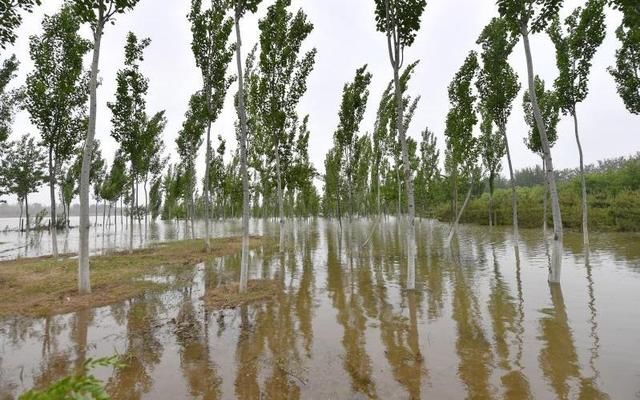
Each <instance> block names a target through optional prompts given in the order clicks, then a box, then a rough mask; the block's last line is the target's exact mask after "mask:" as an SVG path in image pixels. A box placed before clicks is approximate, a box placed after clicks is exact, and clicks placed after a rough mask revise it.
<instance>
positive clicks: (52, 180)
mask: <svg viewBox="0 0 640 400" xmlns="http://www.w3.org/2000/svg"><path fill="white" fill-rule="evenodd" d="M55 175H56V174H55V167H54V165H53V149H49V194H50V195H51V216H50V217H49V229H50V230H51V252H52V253H53V257H54V258H58V235H57V232H56V230H57V224H56V177H55Z"/></svg>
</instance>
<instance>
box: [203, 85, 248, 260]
mask: <svg viewBox="0 0 640 400" xmlns="http://www.w3.org/2000/svg"><path fill="white" fill-rule="evenodd" d="M206 90H207V109H208V110H209V114H210V113H211V93H210V92H211V89H210V88H208V89H206ZM240 91H241V92H242V91H244V88H241V90H240ZM206 146H207V152H206V155H205V167H204V188H203V189H202V197H203V198H204V242H205V244H206V247H207V253H208V252H210V251H211V242H210V240H209V163H210V162H211V119H210V115H209V118H207V143H206Z"/></svg>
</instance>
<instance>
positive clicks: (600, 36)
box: [547, 0, 606, 249]
mask: <svg viewBox="0 0 640 400" xmlns="http://www.w3.org/2000/svg"><path fill="white" fill-rule="evenodd" d="M604 5H605V4H604V0H589V1H588V2H587V5H586V7H585V8H584V9H583V8H581V7H578V8H576V9H575V10H574V11H573V12H572V13H571V15H569V17H567V18H566V19H565V20H564V29H563V27H562V26H561V23H560V18H559V17H558V16H556V17H555V18H554V20H553V22H552V23H551V26H550V27H549V28H548V30H547V32H548V34H549V37H550V38H551V41H552V42H553V44H554V46H555V48H556V64H557V66H558V72H559V76H558V78H556V80H555V81H554V87H555V92H556V98H557V100H558V106H559V107H560V109H561V110H562V113H563V114H564V115H567V114H568V115H571V117H572V118H573V127H574V133H575V137H576V144H577V146H578V154H579V156H580V180H581V186H582V234H583V242H584V247H585V249H588V248H589V229H588V222H589V216H588V205H587V180H586V178H585V174H584V156H583V153H582V144H581V143H580V135H579V133H578V112H577V105H578V103H581V102H583V101H584V99H585V98H586V97H587V94H588V93H589V87H588V84H589V72H590V71H591V60H593V56H594V55H595V54H596V51H597V49H598V47H599V46H600V45H601V44H602V41H603V40H604V37H605V34H606V31H605V30H606V26H605V21H604V18H605V16H604Z"/></svg>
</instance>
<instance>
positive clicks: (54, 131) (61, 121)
mask: <svg viewBox="0 0 640 400" xmlns="http://www.w3.org/2000/svg"><path fill="white" fill-rule="evenodd" d="M42 25H43V33H42V35H40V36H32V37H31V39H30V55H31V59H32V60H33V63H34V71H33V72H32V73H31V74H29V75H28V76H27V82H26V90H25V102H24V108H25V109H26V110H27V111H28V112H29V114H30V117H31V122H32V123H33V124H34V125H35V126H36V127H37V128H38V129H39V130H40V133H41V135H42V142H41V143H42V145H43V146H44V147H46V149H47V152H48V168H49V191H50V196H51V224H50V225H51V235H52V247H53V249H52V250H53V256H54V257H56V258H57V257H58V244H57V238H56V196H55V178H56V175H57V173H58V172H59V168H60V167H61V166H62V164H64V162H66V161H67V160H68V159H69V158H70V157H71V155H72V154H73V152H74V150H75V148H76V143H78V142H79V141H80V140H81V137H82V131H83V130H84V129H86V101H87V88H88V76H87V75H86V74H85V73H84V72H83V70H82V58H83V56H84V55H85V54H86V53H87V52H88V51H89V49H90V47H91V44H90V43H89V42H88V41H87V40H84V39H82V38H81V37H80V36H79V35H78V30H79V29H80V20H79V19H78V17H77V16H76V15H75V14H74V12H73V10H72V9H71V8H70V7H63V8H62V10H61V11H60V12H59V13H58V14H56V15H53V16H47V17H45V19H44V21H43V23H42Z"/></svg>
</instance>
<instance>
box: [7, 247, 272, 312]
mask: <svg viewBox="0 0 640 400" xmlns="http://www.w3.org/2000/svg"><path fill="white" fill-rule="evenodd" d="M257 240H261V239H260V238H257V237H252V238H251V245H254V244H255V243H256V241H257ZM241 245H242V238H241V237H229V238H220V239H211V251H210V252H209V253H207V251H206V249H205V245H204V241H203V240H184V241H173V242H165V243H159V244H156V245H153V246H151V247H148V248H145V249H140V250H134V251H133V253H131V254H130V253H129V252H115V253H112V254H108V255H103V256H95V257H92V258H91V284H92V288H91V289H92V293H91V294H87V295H80V294H79V292H78V290H77V269H78V260H77V259H75V258H63V259H59V260H55V259H53V258H52V257H39V258H24V259H18V260H11V261H2V262H0V315H26V316H46V315H53V314H61V313H67V312H72V311H76V310H79V309H82V308H85V307H97V306H103V305H108V304H112V303H116V302H118V301H122V300H125V299H129V298H133V297H136V296H139V295H141V294H142V293H144V292H145V291H148V290H166V289H167V288H168V287H169V284H167V283H162V282H153V281H149V280H145V279H143V278H144V277H145V276H147V275H149V274H154V273H158V272H160V271H161V270H162V272H164V273H166V271H167V269H176V271H179V270H180V269H181V268H182V267H185V266H189V267H192V266H193V265H195V264H198V263H200V262H203V261H206V260H211V259H214V258H216V257H220V256H225V255H231V254H235V253H237V252H239V251H240V249H241Z"/></svg>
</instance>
